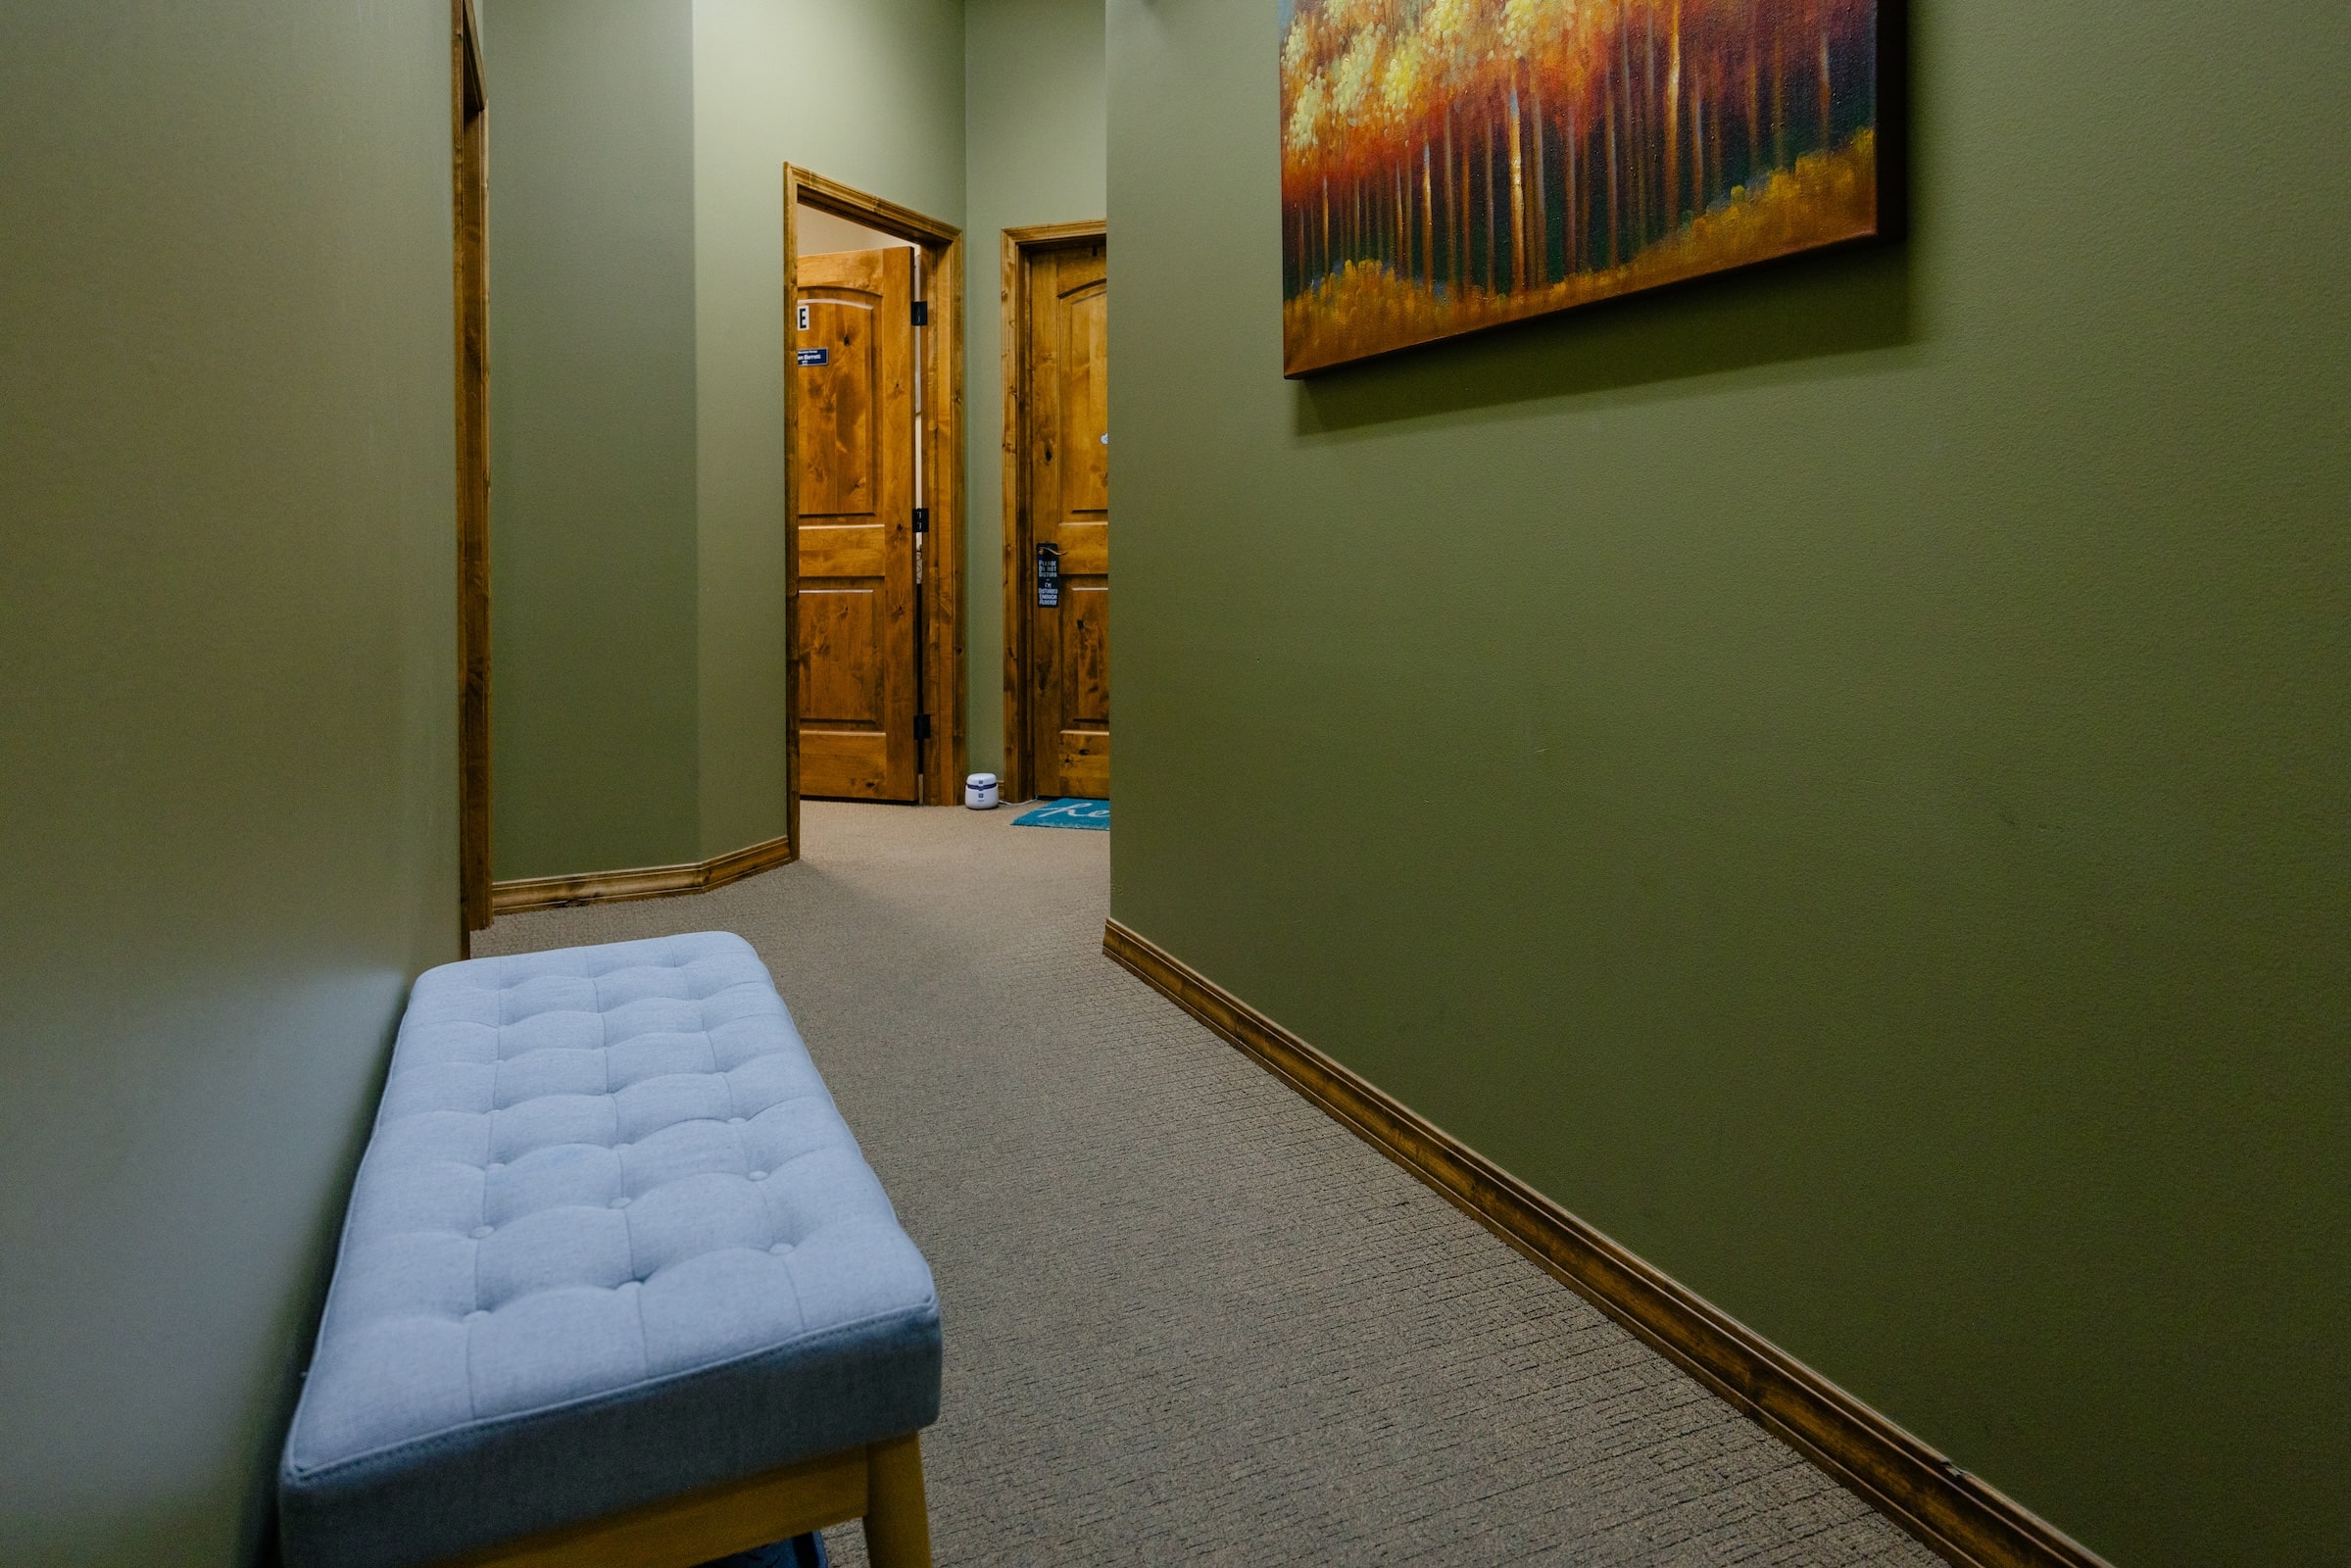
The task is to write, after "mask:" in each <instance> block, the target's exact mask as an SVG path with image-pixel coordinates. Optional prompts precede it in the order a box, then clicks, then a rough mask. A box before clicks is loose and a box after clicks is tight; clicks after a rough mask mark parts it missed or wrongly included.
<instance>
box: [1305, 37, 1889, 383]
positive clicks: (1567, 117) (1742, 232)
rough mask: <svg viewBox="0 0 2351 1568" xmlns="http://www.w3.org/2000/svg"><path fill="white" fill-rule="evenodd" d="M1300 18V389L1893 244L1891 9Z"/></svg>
mask: <svg viewBox="0 0 2351 1568" xmlns="http://www.w3.org/2000/svg"><path fill="white" fill-rule="evenodd" d="M1277 3H1278V4H1279V5H1280V7H1281V34H1282V297H1283V306H1282V360H1283V371H1284V373H1285V374H1288V375H1301V374H1304V373H1306V372H1308V371H1312V370H1317V369H1322V368H1326V367H1329V366H1334V365H1344V364H1346V363H1347V362H1348V361H1350V360H1360V359H1364V358H1367V357H1369V356H1371V355H1375V354H1385V353H1387V352H1389V351H1391V350H1394V349H1399V348H1404V347H1407V346H1409V345H1411V344H1415V343H1426V342H1429V341H1431V340H1432V339H1436V338H1443V337H1450V336H1452V335H1454V334H1455V333H1459V332H1470V331H1476V330H1478V329H1479V328H1481V327H1487V326H1493V325H1495V324H1497V323H1499V322H1503V321H1513V320H1520V319H1525V318H1527V317H1531V316H1543V315H1548V314H1550V313H1551V312H1554V311H1563V310H1569V309H1572V308H1574V307H1576V306H1579V305H1588V304H1591V303H1592V302H1594V301H1597V300H1605V299H1612V298H1615V297H1616V296H1619V295H1623V294H1630V293H1634V292H1636V291H1638V290H1641V289H1647V288H1654V287H1657V286H1658V285H1660V284H1665V283H1675V282H1680V281H1682V280H1684V279H1686V278H1692V277H1700V276H1704V275H1705V274H1707V273H1710V272H1720V271H1725V270H1729V269H1732V268H1738V267H1745V266H1749V265H1751V264H1753V263H1756V262H1764V261H1770V260H1773V259H1775V258H1778V257H1783V256H1790V255H1794V254H1796V253H1797V252H1801V251H1808V250H1814V249H1817V248H1820V247H1823V246H1830V245H1840V244H1844V243H1846V242H1849V241H1852V240H1858V239H1866V238H1872V237H1879V236H1883V235H1885V234H1886V233H1887V232H1889V230H1890V227H1891V222H1890V217H1889V213H1888V210H1887V208H1886V204H1885V202H1884V199H1883V198H1882V196H1881V191H1882V189H1884V188H1885V187H1886V185H1887V184H1888V183H1890V181H1888V180H1882V179H1881V170H1880V156H1881V149H1882V148H1883V147H1885V146H1886V143H1887V137H1886V127H1884V126H1882V125H1881V123H1880V114H1881V105H1882V102H1883V101H1884V99H1885V98H1886V93H1884V92H1883V91H1882V88H1883V86H1884V85H1885V77H1886V70H1885V54H1884V49H1885V42H1886V40H1885V37H1884V34H1885V32H1886V22H1887V21H1889V20H1890V19H1889V18H1882V17H1881V16H1880V11H1881V0H1277ZM1895 3H1897V0H1885V4H1886V8H1888V9H1890V7H1891V5H1893V4H1895ZM1886 172H1887V173H1889V174H1890V173H1891V172H1893V171H1892V170H1890V169H1889V170H1887V171H1886Z"/></svg>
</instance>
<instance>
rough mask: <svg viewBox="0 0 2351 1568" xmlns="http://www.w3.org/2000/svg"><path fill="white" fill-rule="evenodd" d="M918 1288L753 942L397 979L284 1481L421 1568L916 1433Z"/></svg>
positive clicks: (289, 1552)
mask: <svg viewBox="0 0 2351 1568" xmlns="http://www.w3.org/2000/svg"><path fill="white" fill-rule="evenodd" d="M939 1366H940V1339H939V1307H938V1298H937V1296H936V1295H935V1294H934V1292H933V1290H932V1285H931V1276H930V1271H929V1269H928V1268H926V1267H925V1266H924V1264H923V1260H922V1256H921V1254H920V1253H919V1252H917V1251H916V1250H915V1249H914V1245H913V1243H912V1242H910V1241H908V1240H907V1239H906V1233H905V1232H904V1231H902V1230H900V1229H899V1226H898V1220H897V1217H896V1215H895V1214H894V1213H893V1211H892V1210H891V1207H890V1201H889V1199H887V1198H886V1197H884V1196H883V1193H882V1189H881V1184H880V1183H879V1182H878V1181H876V1180H875V1179H874V1175H873V1172H872V1171H871V1170H870V1169H868V1168H867V1167H866V1164H865V1161H864V1159H863V1157H862V1156H861V1155H860V1154H859V1153H858V1152H857V1141H856V1139H854V1138H853V1137H852V1136H851V1135H850V1131H849V1128H848V1127H847V1125H845V1124H844V1123H843V1122H842V1120H841V1116H840V1113H839V1112H838V1111H836V1110H835V1109H834V1108H833V1102H832V1097H831V1096H829V1095H828V1094H826V1092H825V1088H824V1083H823V1080H822V1079H820V1078H819V1077H818V1076H817V1074H816V1069H815V1067H814V1065H813V1064H812V1063H811V1062H810V1061H809V1060H808V1052H807V1050H806V1049H805V1048H803V1046H802V1045H801V1042H800V1036H799V1034H798V1032H797V1031H795V1030H794V1028H793V1026H792V1020H791V1016H790V1014H788V1013H787V1012H786V1011H785V1010H784V1005H783V1003H782V1001H781V1000H779V999H778V998H777V996H776V993H775V987H774V986H773V984H771V983H770V981H769V980H768V977H767V971H766V970H765V968H763V967H762V966H761V965H760V963H759V957H758V956H757V955H755V954H754V953H753V952H752V950H751V947H750V945H749V944H747V943H745V942H744V941H743V940H742V939H741V938H739V937H734V936H729V935H726V934H724V933H717V932H712V933H705V934H702V935H698V936H684V937H670V938H665V939H661V940H658V941H652V942H631V943H621V944H615V945H612V946H610V947H595V948H571V949H566V950H563V951H562V952H556V953H540V954H532V955H529V956H521V957H512V958H482V959H475V960H473V961H471V962H467V963H453V964H449V965H446V966H444V967H442V968H438V969H434V970H431V971H430V972H428V973H426V974H425V975H423V976H422V977H421V978H419V979H418V980H417V982H416V989H415V991H414V993H413V994H412V996H411V998H410V1002H409V1008H408V1015H407V1017H406V1018H405V1019H404V1020H403V1021H402V1023H401V1026H400V1036H399V1040H398V1043H397V1044H396V1045H395V1047H394V1049H393V1053H392V1064H391V1074H390V1079H389V1081H388V1082H387V1084H386V1086H385V1089H384V1097H383V1104H382V1108H381V1110H380V1111H379V1112H378V1113H377V1116H376V1121H375V1131H374V1135H373V1137H372V1139H371V1140H370V1141H369V1143H368V1146H367V1153H366V1155H365V1156H364V1157H363V1158H362V1160H361V1162H360V1170H359V1177H358V1181H357V1183H356V1185H355V1187H354V1189H353V1192H352V1198H351V1208H350V1213H349V1216H348V1217H347V1219H346V1220H345V1222H344V1229H343V1242H342V1248H341V1250H340V1252H339V1253H338V1255H337V1261H336V1265H335V1274H334V1282H333V1285H332V1286H331V1288H330V1289H329V1291H328V1294H327V1299H326V1311H325V1316H324V1319H323V1321H322V1322H321V1324H320V1327H319V1330H318V1350H317V1353H316V1355H315V1357H314V1358H313V1360H312V1363H311V1369H310V1372H309V1374H308V1377H307V1380H306V1382H305V1384H304V1387H303V1391H302V1398H301V1402H300V1405H299V1407H298V1408H297V1410H296V1412H295V1416H294V1425H293V1430H292V1432H291V1433H290V1435H289V1436H288V1438H287V1441H286V1449H285V1458H284V1463H283V1465H282V1467H281V1470H280V1474H279V1502H280V1515H281V1524H282V1528H283V1536H284V1555H285V1560H286V1562H287V1564H288V1565H289V1568H409V1565H412V1564H423V1563H432V1562H438V1561H441V1560H443V1559H446V1558H449V1557H452V1556H455V1555H459V1554H461V1553H464V1552H467V1551H471V1550H475V1549H478V1548H480V1547H483V1546H487V1545H492V1544H498V1543H501V1542H505V1541H510V1540H513V1539H515V1538H518V1537H521V1536H525V1535H530V1534H533V1533H535V1532H538V1531H542V1530H548V1529H552V1528H556V1527H559V1526H563V1525H567V1524H573V1523H579V1522H583V1521H586V1520H591V1519H596V1518H600V1517H602V1516H605V1515H607V1514H611V1513H613V1512H617V1511H619V1510H622V1509H625V1508H629V1507H633V1506H636V1505H638V1504H641V1503H645V1502H651V1501H655V1500H658V1499H661V1498H663V1497H668V1496H674V1495H679V1494H681V1493H686V1492H691V1491H695V1490H698V1489H700V1488H703V1487H708V1486H712V1485H716V1484H718V1483H721V1482H726V1481H731V1480H735V1479H739V1478H742V1477H747V1476H750V1475H753V1474H756V1473H758V1472H759V1471H762V1470H766V1469H771V1468H773V1467H775V1466H778V1465H783V1464H788V1463H791V1462H793V1461H794V1460H798V1459H803V1458H808V1457H812V1456H814V1455H817V1454H822V1453H830V1452H834V1451H837V1450H840V1449H843V1448H847V1447H850V1446H855V1445H857V1444H862V1443H868V1442H872V1441H875V1440H877V1439H881V1438H886V1437H894V1436H897V1435H899V1434H902V1433H906V1432H911V1431H914V1430H915V1429H917V1428H919V1427H922V1426H925V1425H928V1424H929V1423H930V1422H931V1421H932V1420H934V1419H936V1417H937V1415H938V1409H939Z"/></svg>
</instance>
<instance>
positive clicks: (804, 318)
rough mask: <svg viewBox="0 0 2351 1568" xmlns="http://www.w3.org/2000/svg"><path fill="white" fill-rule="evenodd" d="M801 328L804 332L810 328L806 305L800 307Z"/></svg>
mask: <svg viewBox="0 0 2351 1568" xmlns="http://www.w3.org/2000/svg"><path fill="white" fill-rule="evenodd" d="M800 329H801V330H802V331H803V332H806V331H807V330H808V307H807V306H806V305H803V306H802V307H801V308H800Z"/></svg>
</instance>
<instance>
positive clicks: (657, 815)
mask: <svg viewBox="0 0 2351 1568" xmlns="http://www.w3.org/2000/svg"><path fill="white" fill-rule="evenodd" d="M482 12H483V15H482V30H483V35H484V38H483V55H484V60H483V74H484V76H485V78H486V87H487V93H488V98H489V106H490V108H489V114H490V135H489V146H490V334H491V336H490V583H491V595H492V599H491V621H490V624H491V681H492V688H491V703H492V707H491V733H492V748H491V769H492V786H491V801H492V809H491V816H490V827H491V836H492V845H491V868H492V874H494V875H496V876H498V877H502V878H509V877H524V876H548V875H556V874H561V873H564V872H574V871H600V870H612V869H618V868H622V867H627V866H639V865H667V864H674V863H676V862H678V861H683V860H697V859H700V858H702V853H701V849H700V839H699V837H698V834H697V831H696V813H697V809H698V801H699V791H700V787H701V768H700V761H699V752H698V745H697V737H698V722H699V710H698V705H697V699H696V689H697V678H698V677H697V659H696V652H695V634H696V624H697V621H696V600H697V592H698V584H697V570H698V551H697V542H696V502H695V496H696V480H697V461H698V457H697V451H696V441H697V432H696V419H695V414H696V393H697V385H696V368H695V354H694V334H695V311H696V300H695V256H694V177H695V146H694V131H695V124H694V32H693V21H694V8H693V5H692V3H691V0H489V3H488V4H486V5H484V6H483V7H482Z"/></svg>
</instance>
